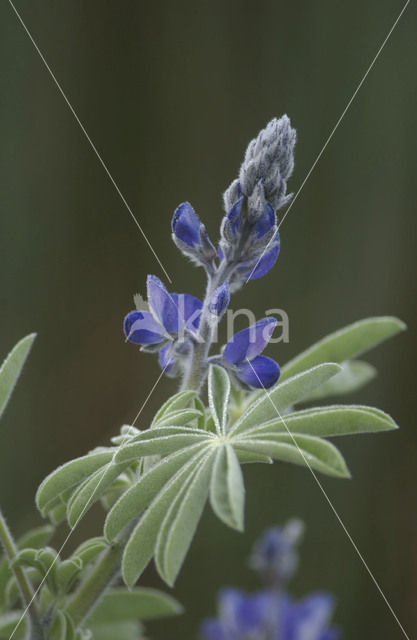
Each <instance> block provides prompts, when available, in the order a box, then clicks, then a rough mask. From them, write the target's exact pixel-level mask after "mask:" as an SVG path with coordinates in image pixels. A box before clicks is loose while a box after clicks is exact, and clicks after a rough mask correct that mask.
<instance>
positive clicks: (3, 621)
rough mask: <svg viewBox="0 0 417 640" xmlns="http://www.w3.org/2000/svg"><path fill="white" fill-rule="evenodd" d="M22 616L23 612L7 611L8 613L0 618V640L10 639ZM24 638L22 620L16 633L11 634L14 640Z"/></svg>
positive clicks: (24, 624) (24, 622)
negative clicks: (0, 639)
mask: <svg viewBox="0 0 417 640" xmlns="http://www.w3.org/2000/svg"><path fill="white" fill-rule="evenodd" d="M22 615H23V611H9V613H5V614H4V615H2V616H0V638H2V639H3V638H4V639H5V640H9V638H11V637H12V633H13V632H14V630H15V628H16V625H17V624H18V623H19V622H20V619H21V618H22ZM24 637H26V620H25V619H23V620H22V622H21V623H20V624H19V626H18V628H17V629H16V631H15V632H14V633H13V638H16V640H17V639H18V638H24Z"/></svg>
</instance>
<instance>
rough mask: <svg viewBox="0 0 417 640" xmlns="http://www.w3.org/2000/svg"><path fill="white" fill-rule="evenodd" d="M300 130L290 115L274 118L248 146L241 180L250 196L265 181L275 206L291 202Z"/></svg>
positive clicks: (245, 193)
mask: <svg viewBox="0 0 417 640" xmlns="http://www.w3.org/2000/svg"><path fill="white" fill-rule="evenodd" d="M295 142H296V131H295V129H293V128H292V127H291V122H290V119H289V118H288V116H286V115H284V116H282V117H281V118H279V119H278V118H273V119H272V120H271V121H270V122H269V123H268V124H267V126H266V127H265V129H262V131H260V132H259V134H258V135H257V137H256V138H254V139H253V140H252V141H251V142H250V143H249V145H248V148H247V150H246V154H245V159H244V161H243V164H242V166H241V168H240V173H239V183H240V187H241V189H242V193H243V194H244V195H245V196H247V197H248V198H249V197H250V196H252V194H253V192H254V190H255V188H256V187H257V185H258V184H259V182H260V181H262V185H263V190H264V196H265V199H266V200H268V201H269V202H271V204H272V206H273V207H274V209H279V208H280V207H281V206H283V205H284V204H285V203H286V202H287V201H288V197H287V196H286V191H287V180H288V178H289V177H290V175H291V173H292V171H293V169H294V146H295Z"/></svg>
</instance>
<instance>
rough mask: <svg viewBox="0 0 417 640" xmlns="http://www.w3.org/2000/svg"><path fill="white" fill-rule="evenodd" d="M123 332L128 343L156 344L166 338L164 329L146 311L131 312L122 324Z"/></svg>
mask: <svg viewBox="0 0 417 640" xmlns="http://www.w3.org/2000/svg"><path fill="white" fill-rule="evenodd" d="M123 330H124V332H125V336H126V338H127V340H129V342H133V343H134V344H157V343H158V342H162V340H164V339H165V338H166V336H164V335H163V334H164V329H163V327H161V325H160V324H159V323H158V322H157V321H156V320H155V318H154V317H153V316H152V314H151V313H149V312H148V311H131V312H130V313H128V314H127V316H126V317H125V319H124V322H123Z"/></svg>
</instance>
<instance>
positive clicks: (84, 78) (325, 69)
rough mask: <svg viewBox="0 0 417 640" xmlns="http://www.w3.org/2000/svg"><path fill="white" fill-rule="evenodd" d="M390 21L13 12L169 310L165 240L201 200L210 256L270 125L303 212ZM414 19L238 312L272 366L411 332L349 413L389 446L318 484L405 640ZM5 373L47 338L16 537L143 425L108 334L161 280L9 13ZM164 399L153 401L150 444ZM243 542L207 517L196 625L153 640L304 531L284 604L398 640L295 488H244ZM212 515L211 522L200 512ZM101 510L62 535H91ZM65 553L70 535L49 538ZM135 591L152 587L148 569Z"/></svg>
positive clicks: (247, 13) (195, 550)
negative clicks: (225, 202) (38, 492)
mask: <svg viewBox="0 0 417 640" xmlns="http://www.w3.org/2000/svg"><path fill="white" fill-rule="evenodd" d="M401 6H402V3H401V2H398V1H397V0H395V1H394V0H378V1H377V0H366V1H365V2H364V1H363V0H362V1H359V0H355V1H353V2H349V3H345V2H334V0H333V1H331V0H321V1H319V2H314V3H313V2H310V1H308V0H299V1H294V2H281V1H270V0H258V2H249V1H242V2H237V1H231V2H220V1H219V0H212V1H211V2H184V1H177V2H169V1H168V0H165V1H161V2H144V1H137V2H132V1H128V2H122V3H120V2H119V3H116V2H106V1H102V2H98V1H97V0H90V1H89V2H81V1H79V0H77V1H72V2H63V1H55V2H52V1H46V0H37V1H36V2H33V1H32V2H30V1H29V0H25V1H21V0H19V1H18V2H16V7H17V8H18V10H19V11H20V12H21V15H22V18H23V19H24V21H25V22H26V24H27V26H28V28H29V30H30V31H31V33H32V35H33V37H34V39H35V41H36V42H37V44H38V46H39V47H40V49H41V51H42V52H43V54H44V55H45V57H46V59H47V61H48V63H49V64H50V66H51V68H52V70H53V71H54V73H55V74H56V76H57V79H58V81H59V82H60V83H61V85H62V88H63V89H64V91H65V92H66V93H67V95H68V97H69V100H70V101H71V103H72V105H73V106H74V108H75V110H76V112H77V114H78V115H79V117H80V119H81V120H82V122H83V124H84V125H85V127H86V129H87V131H88V133H89V134H90V136H91V138H92V139H93V141H94V143H95V144H96V146H97V148H98V150H99V152H100V153H101V154H102V156H103V159H104V160H105V162H106V163H107V164H108V166H109V169H110V171H111V173H112V175H113V177H114V179H115V180H116V182H117V183H118V185H119V187H120V189H121V191H122V192H123V194H124V196H125V197H126V199H127V201H128V202H129V204H130V205H131V207H132V209H133V211H134V212H135V215H136V216H137V217H138V219H139V221H140V224H141V225H142V226H143V229H144V230H145V232H146V234H147V235H148V237H149V239H150V241H151V242H152V244H153V245H154V247H155V249H156V251H157V252H158V254H159V255H160V257H161V259H162V261H163V263H164V265H165V266H166V269H167V270H168V272H169V274H170V276H171V277H172V279H173V281H174V287H175V289H176V290H178V291H188V292H190V293H193V294H195V295H199V294H201V289H202V286H203V275H202V273H201V272H200V271H199V270H197V269H191V268H190V266H189V264H188V263H187V262H185V261H184V259H183V258H182V257H181V256H180V255H179V253H178V252H177V250H176V248H175V247H174V245H173V244H172V242H171V240H170V228H169V223H170V217H171V214H172V211H173V210H174V208H175V207H176V206H177V204H178V203H180V202H181V201H183V200H186V199H187V200H190V201H191V202H192V203H193V205H194V206H195V208H196V210H197V211H198V213H199V214H200V215H201V217H202V218H203V220H204V221H205V222H206V224H207V227H208V229H209V231H210V232H211V234H212V235H216V233H217V228H218V224H219V221H220V217H221V215H222V210H221V193H222V191H223V190H224V188H225V187H226V186H227V185H228V184H229V182H230V181H231V180H232V179H233V178H234V177H235V176H236V174H237V169H238V167H239V164H240V161H241V158H242V154H243V151H244V149H245V147H246V144H247V143H248V142H249V140H250V139H251V138H252V137H253V136H254V135H255V134H256V133H257V132H258V130H259V129H260V128H261V127H263V126H264V125H265V124H266V122H267V121H268V120H269V119H270V118H271V117H273V116H277V115H281V114H282V113H288V114H289V115H290V117H291V119H292V122H293V125H294V126H295V127H296V128H297V130H298V140H299V142H298V145H297V153H296V170H295V173H294V176H293V178H292V180H291V182H290V189H291V190H292V191H295V190H296V189H297V188H298V186H299V185H300V184H301V183H302V181H303V179H304V177H305V175H306V173H307V171H308V170H309V169H310V167H311V165H312V163H313V161H314V159H315V158H316V156H317V154H318V153H319V151H320V149H321V148H322V146H323V144H324V142H325V140H326V138H327V136H328V135H329V133H330V131H331V129H332V127H333V126H334V124H335V123H336V121H337V119H338V118H339V116H340V115H341V113H342V111H343V109H344V108H345V106H346V104H347V101H348V99H349V98H350V96H351V95H352V93H353V91H354V89H355V88H356V87H357V85H358V83H359V81H360V80H361V78H362V76H363V74H364V73H365V71H366V68H367V67H368V65H369V63H370V61H371V60H372V58H373V57H374V55H375V53H376V51H377V50H378V47H379V46H380V44H381V42H382V40H383V39H384V37H385V35H386V34H387V32H388V30H389V28H390V27H391V25H392V24H393V22H394V20H395V18H396V17H397V15H398V13H399V12H400V10H401ZM416 13H417V12H416V6H415V4H413V3H411V4H410V6H409V7H408V9H407V11H406V13H405V15H404V16H403V18H402V20H401V21H400V23H399V25H398V27H397V29H396V30H395V31H394V33H393V35H392V38H391V39H390V41H389V42H388V44H387V46H386V48H385V49H384V51H383V52H382V54H381V57H380V58H379V60H378V61H377V63H376V66H375V68H374V69H373V70H372V72H371V73H370V75H369V77H368V79H367V80H366V82H365V84H364V86H363V88H362V89H361V91H360V93H359V95H358V96H357V98H356V100H355V101H354V102H353V104H352V106H351V108H350V110H349V111H348V113H347V115H346V117H345V119H344V121H343V122H342V124H341V126H340V127H339V128H338V130H337V132H336V134H335V135H334V138H333V139H332V141H331V143H330V144H329V146H328V148H327V149H326V151H325V153H324V155H323V157H322V159H321V160H320V162H319V164H318V165H317V167H316V169H315V171H314V172H313V174H312V176H311V178H310V179H309V181H308V182H307V184H306V186H305V187H304V189H303V191H302V192H301V194H300V196H299V198H298V199H297V202H296V204H295V205H294V207H293V208H292V210H291V212H290V214H289V215H288V218H287V219H286V220H285V222H284V224H283V226H282V229H281V231H282V234H281V246H282V251H281V256H280V258H279V262H278V265H277V267H276V268H275V270H274V271H273V272H271V273H270V274H269V275H268V276H267V277H266V278H265V279H263V280H262V281H259V282H258V283H257V284H256V283H253V284H250V285H248V286H247V287H246V288H245V289H244V290H243V291H241V292H240V293H239V294H238V296H237V297H236V299H235V300H234V303H233V307H234V308H238V307H240V306H245V307H246V306H248V307H251V308H253V309H254V311H255V312H256V314H257V316H258V317H260V316H261V315H262V314H263V311H264V309H267V308H270V307H271V306H278V307H281V308H283V309H285V310H286V312H287V313H288V315H289V317H290V343H289V344H288V345H274V346H273V347H271V349H270V350H269V353H270V354H271V355H273V356H275V357H276V358H277V359H278V360H279V361H280V362H281V363H283V362H285V360H286V359H287V358H289V357H291V356H292V355H293V354H295V353H296V352H297V351H299V350H300V349H302V348H304V347H306V346H307V345H309V344H310V343H311V342H313V341H314V340H316V339H317V338H319V337H321V336H322V335H324V334H326V333H327V332H329V331H332V330H334V329H337V328H339V327H341V326H343V325H345V324H347V323H349V322H352V321H354V320H356V319H359V318H362V317H365V316H368V315H379V314H385V313H387V314H393V315H398V316H400V317H401V318H402V319H403V320H404V321H406V322H407V324H408V326H409V331H408V332H407V333H406V334H403V335H401V336H399V337H396V338H395V339H394V340H392V341H391V342H389V343H387V344H385V345H383V346H382V347H380V349H379V350H378V351H377V352H375V353H372V354H371V356H370V360H371V361H372V362H373V363H374V364H376V365H377V366H378V368H379V371H380V375H379V377H378V378H377V380H376V381H375V382H373V383H372V384H371V385H370V386H369V387H368V388H367V389H364V390H363V391H362V392H361V393H360V394H357V396H356V398H355V401H356V400H357V401H360V402H368V403H370V404H375V405H377V406H380V407H381V408H383V409H385V410H386V411H388V412H390V413H392V415H393V416H395V418H396V419H397V421H398V422H399V423H400V425H401V427H402V428H401V430H400V431H399V432H397V433H392V434H386V435H381V436H378V437H376V436H375V437H372V436H362V437H361V438H355V439H353V440H350V439H346V440H344V441H343V442H342V443H341V446H342V450H343V452H344V453H345V454H346V457H347V460H348V463H349V465H350V468H351V471H352V474H353V479H352V480H351V481H336V480H327V479H324V481H323V482H324V486H325V488H326V491H327V492H328V495H329V497H330V499H331V500H332V501H333V502H334V505H335V507H336V509H337V510H338V511H339V513H340V515H341V517H342V519H343V521H344V523H345V525H346V527H347V529H348V530H349V532H350V533H351V535H352V537H353V538H354V540H355V541H356V542H357V544H358V546H359V548H360V550H361V552H362V554H363V556H364V557H365V558H366V561H367V562H368V564H369V566H370V567H371V569H372V571H373V572H374V574H375V577H376V579H377V580H378V581H379V582H380V584H381V585H382V588H383V589H384V591H385V593H386V596H387V598H388V599H389V601H390V603H391V605H392V607H393V609H394V610H395V611H396V613H397V614H398V617H399V619H400V620H401V622H402V623H403V625H404V627H405V628H406V629H407V630H408V632H409V633H410V634H411V635H412V632H413V629H414V631H415V630H416V628H417V606H416V604H417V548H416V533H417V515H416V479H417V473H416V462H415V459H416V446H417V435H416V429H415V419H414V415H415V397H416V392H415V374H416V357H415V348H416V334H415V311H416V303H415V298H416V293H415V278H416V276H415V271H414V266H415V252H416V249H415V247H416V221H415V216H416V204H415V203H416V196H415V175H416V162H415V155H416V152H415V140H416V122H417V118H416V95H417V92H416V89H417V76H416V52H417V42H416V38H415V24H416V17H417V16H416ZM0 34H1V39H0V52H1V55H0V74H1V96H0V100H1V103H0V122H1V143H0V159H1V160H0V161H1V168H0V182H1V188H0V206H1V220H0V225H1V227H0V229H1V234H0V278H1V286H0V309H1V330H0V353H1V354H4V355H5V354H6V353H7V351H8V350H9V349H10V348H11V347H12V345H13V344H14V342H16V341H17V340H18V339H19V338H20V337H21V336H22V335H24V334H26V333H29V332H31V331H37V332H38V339H37V341H36V343H35V347H34V349H33V352H32V355H31V357H30V360H29V364H28V366H27V367H26V370H25V373H24V375H23V378H22V381H21V382H20V384H19V388H18V390H17V392H16V394H15V396H14V401H13V402H12V403H11V405H10V407H9V409H8V411H7V413H6V415H5V416H4V419H3V421H2V425H1V431H0V450H1V454H0V455H1V458H0V459H1V496H0V499H1V504H2V506H3V507H4V509H5V510H6V512H7V513H8V515H9V520H10V523H11V525H12V526H13V528H14V529H15V530H16V532H18V533H19V532H22V531H23V530H24V528H25V527H26V526H27V524H29V523H34V522H38V521H39V518H38V516H37V514H36V512H35V509H34V506H33V496H34V492H35V489H36V487H37V485H38V483H39V482H40V480H41V479H42V478H43V477H44V476H45V475H46V474H47V473H48V472H49V471H50V470H51V469H52V468H54V467H55V466H56V465H57V464H59V463H62V462H64V461H66V460H67V459H69V458H70V457H73V456H76V455H79V454H82V453H84V452H85V451H86V450H88V449H89V448H91V447H93V446H95V445H96V444H98V443H105V442H106V441H107V439H108V438H109V436H111V435H112V434H114V433H115V432H116V431H117V430H118V429H119V426H120V424H122V423H123V422H129V421H132V420H133V418H134V416H135V415H136V413H137V411H138V409H139V407H140V405H141V403H142V402H143V400H144V398H145V397H146V395H147V394H148V393H149V391H150V389H151V388H152V386H153V384H154V382H155V380H156V379H157V376H158V374H159V370H158V365H157V362H156V359H154V358H153V357H151V356H149V355H146V354H140V353H139V352H138V350H137V349H135V348H134V347H133V346H132V345H127V344H125V343H124V340H123V336H122V332H121V321H122V317H123V316H124V314H125V313H126V312H127V311H129V310H130V309H131V308H132V295H133V293H135V292H136V291H140V292H142V293H144V288H145V284H144V283H145V278H146V274H147V273H155V274H157V275H158V276H160V277H163V274H162V272H161V270H160V268H159V267H158V265H157V263H156V261H155V259H154V257H153V255H152V253H151V252H150V250H149V248H148V247H147V245H146V244H145V242H144V240H143V238H142V236H141V235H140V233H139V231H138V229H137V228H136V227H135V225H134V223H133V222H132V220H131V218H130V216H129V213H128V211H127V210H126V208H125V207H124V205H123V203H122V202H121V200H120V198H119V196H118V195H117V193H116V191H115V189H114V187H113V186H112V184H111V183H110V181H109V179H108V177H107V176H106V175H105V173H104V171H103V168H102V167H101V166H100V164H99V162H98V160H97V158H96V156H95V155H94V153H93V152H92V150H91V147H90V146H89V144H88V142H87V140H86V139H85V137H84V136H83V134H82V132H81V131H80V129H79V127H78V125H77V124H76V122H75V120H74V118H73V116H72V114H71V113H70V110H69V109H68V107H67V105H66V104H65V102H64V100H63V98H62V96H61V95H60V94H59V92H58V90H57V88H56V86H55V85H54V84H53V81H52V79H51V77H50V76H49V74H48V73H47V71H46V69H45V67H44V66H43V64H42V62H41V60H40V58H39V56H38V54H37V53H36V52H35V50H34V48H33V45H32V44H31V42H30V41H29V38H28V36H27V35H26V34H25V32H24V30H23V28H22V26H21V25H20V24H19V22H18V20H17V18H16V16H15V15H14V13H13V11H12V9H11V7H10V6H9V4H8V3H7V2H3V3H2V4H1V8H0ZM174 390H175V383H173V382H172V381H170V380H164V381H162V382H161V383H160V384H159V386H158V388H157V389H156V390H155V392H154V393H153V395H152V397H151V399H150V400H149V402H148V404H147V405H146V407H145V409H144V410H143V413H142V415H141V417H140V421H139V422H140V425H141V426H146V425H147V423H148V420H149V418H150V417H151V416H152V415H153V413H154V412H155V410H156V409H157V408H158V406H159V405H160V403H161V402H162V401H163V399H164V398H166V396H167V394H169V393H171V392H172V391H174ZM246 479H247V486H248V496H247V531H246V534H245V535H244V536H242V535H239V534H237V533H235V532H233V531H230V530H227V529H226V528H225V527H224V526H222V525H221V524H220V523H219V522H217V521H216V520H215V519H214V517H213V516H212V515H211V513H208V512H207V513H206V515H205V517H204V519H203V523H202V525H201V526H200V529H199V532H198V535H197V537H196V540H195V543H194V544H193V547H192V550H191V553H190V555H189V557H188V559H187V562H186V564H185V566H184V570H183V572H182V574H181V576H180V578H179V580H178V583H177V588H176V595H177V596H178V597H179V599H180V600H181V601H182V602H183V603H184V605H185V606H186V608H187V611H188V613H187V615H186V616H183V617H181V618H178V619H176V620H173V621H172V622H170V623H169V624H168V623H167V622H164V623H161V624H154V625H150V626H149V633H150V635H151V636H152V637H153V638H154V639H155V640H162V638H164V640H174V639H177V638H194V637H196V631H197V626H198V621H199V620H200V619H201V618H202V617H203V616H205V615H207V614H210V613H212V612H213V611H214V606H215V592H216V590H217V589H218V588H219V587H220V586H221V585H224V584H229V585H230V584H235V585H241V586H242V587H244V588H248V589H252V588H255V587H256V585H257V583H256V579H255V577H254V576H253V575H252V574H251V572H250V571H249V570H248V569H247V567H246V565H245V562H246V557H247V554H248V551H249V549H250V546H251V544H252V541H253V540H254V538H255V537H256V536H257V535H258V534H259V533H260V532H261V530H262V529H263V527H265V526H267V525H270V524H272V523H280V522H283V521H285V520H286V519H287V518H288V517H290V516H300V517H302V518H303V519H304V520H305V521H306V524H307V535H306V540H305V543H304V545H303V548H302V549H303V553H302V564H301V571H300V572H299V575H298V576H297V578H296V579H295V580H294V583H293V589H294V591H295V592H296V593H297V594H301V593H304V592H306V591H308V590H313V589H316V588H321V589H328V590H330V591H332V592H333V593H334V594H335V595H336V597H337V599H338V608H337V612H336V616H335V619H336V621H337V622H338V624H340V626H341V627H342V628H343V629H344V631H345V635H344V637H345V638H356V639H362V638H363V639H365V638H401V637H402V634H401V631H400V629H399V627H398V626H397V625H396V623H395V621H394V619H393V617H392V616H391V614H390V613H389V611H388V609H387V606H386V604H385V603H384V601H383V599H382V598H381V596H380V594H379V593H378V591H377V589H376V588H375V585H374V584H373V583H372V581H371V579H370V577H369V576H368V575H367V573H366V571H365V569H364V567H363V566H362V564H361V562H360V560H359V558H358V557H357V555H356V554H355V552H354V550H353V548H352V546H351V545H350V543H349V542H348V540H347V537H346V535H345V533H344V532H343V530H342V528H341V526H340V525H339V523H338V522H337V520H336V519H335V517H334V515H333V513H332V512H331V510H330V508H329V505H328V504H327V503H326V501H325V499H324V498H323V495H322V494H321V493H320V491H319V489H318V487H317V486H316V484H315V482H314V480H313V478H312V477H311V475H310V474H309V472H308V471H305V470H302V469H298V468H291V467H289V466H285V465H279V464H277V465H274V467H273V468H271V467H269V468H266V467H263V466H262V465H254V466H251V465H250V468H247V471H246ZM207 511H208V510H207ZM97 517H100V514H99V512H98V511H96V512H95V517H94V514H92V515H89V516H88V517H87V518H86V519H85V522H84V523H82V525H81V526H80V531H79V532H75V534H74V536H73V540H72V542H71V544H75V543H76V542H77V541H78V539H79V536H81V535H83V534H85V532H86V531H88V532H90V533H91V532H93V531H97V530H98V525H97V520H96V518H97ZM63 535H64V532H62V533H61V536H63ZM145 583H148V584H153V585H159V586H161V585H160V582H159V580H158V578H157V577H156V574H155V572H154V570H153V569H152V568H151V569H149V571H148V572H147V574H146V581H145Z"/></svg>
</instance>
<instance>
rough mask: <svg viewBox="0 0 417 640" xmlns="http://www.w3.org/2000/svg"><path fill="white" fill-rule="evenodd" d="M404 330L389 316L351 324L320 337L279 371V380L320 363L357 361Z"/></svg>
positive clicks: (400, 324) (397, 321)
mask: <svg viewBox="0 0 417 640" xmlns="http://www.w3.org/2000/svg"><path fill="white" fill-rule="evenodd" d="M405 329H406V325H405V324H404V322H402V321H401V320H399V319H398V318H394V317H391V316H381V317H376V318H365V319H364V320H359V321H358V322H354V323H353V324H350V325H348V326H347V327H343V329H339V331H335V332H334V333H331V334H329V335H328V336H326V337H325V338H322V339H321V340H319V341H318V342H316V343H315V344H313V345H312V346H311V347H309V348H308V349H306V351H303V352H302V353H300V354H299V355H298V356H296V357H295V358H293V360H290V362H288V363H287V364H286V365H285V366H284V367H283V368H282V369H281V381H283V380H286V379H287V378H289V377H290V376H293V375H294V374H296V373H299V372H300V371H304V370H305V369H309V368H310V367H313V366H314V365H317V364H320V363H321V362H344V361H345V360H350V359H352V358H356V357H357V356H359V355H361V354H362V353H364V352H365V351H368V350H369V349H372V348H373V347H375V346H376V345H377V344H379V343H380V342H383V341H384V340H386V339H387V338H390V337H391V336H394V335H395V334H396V333H399V332H400V331H404V330H405Z"/></svg>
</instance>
